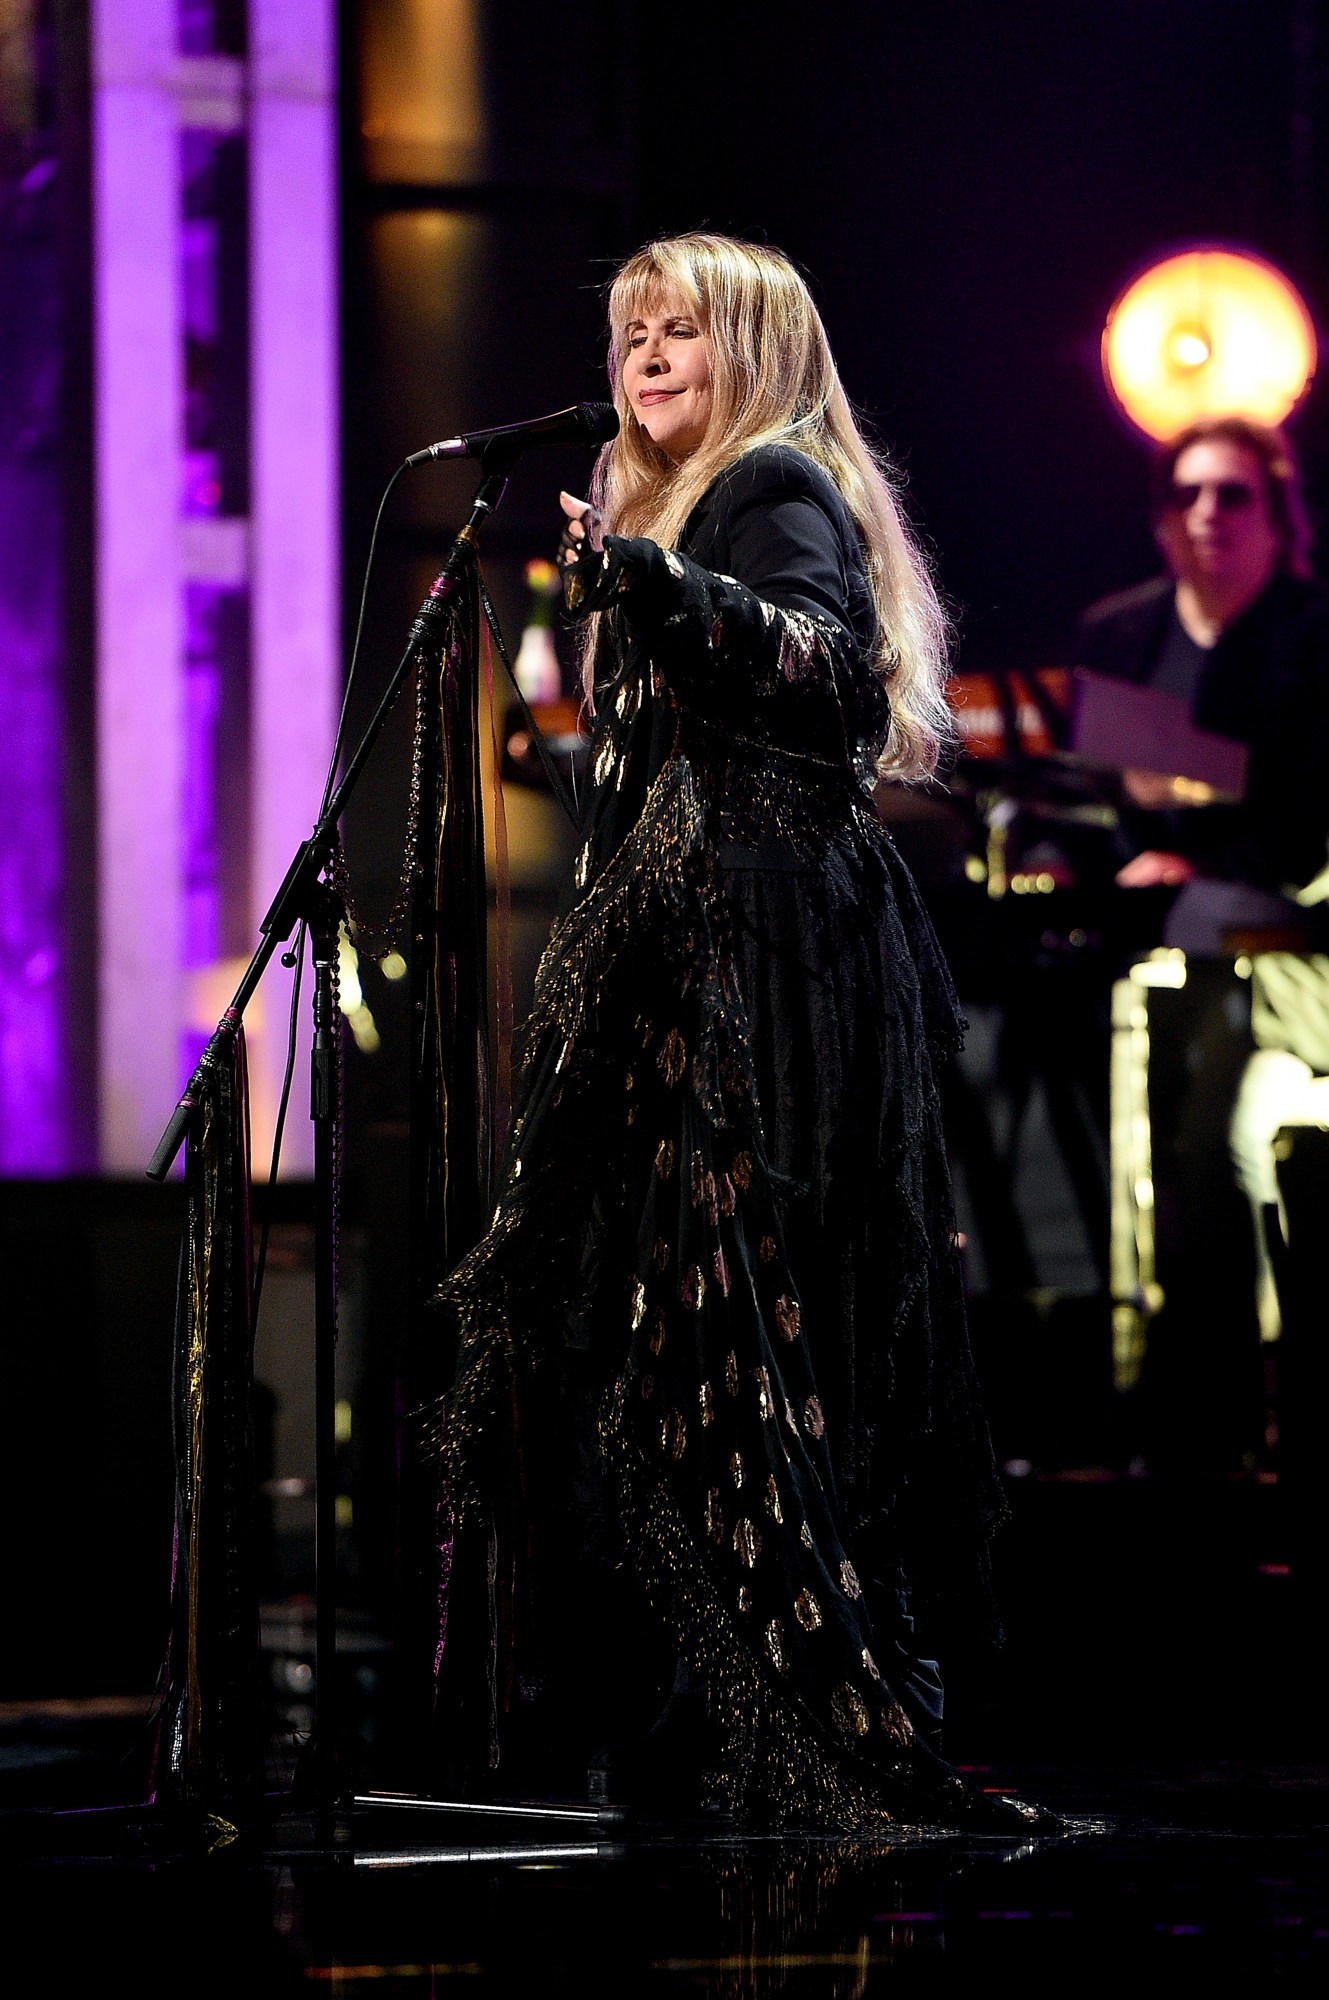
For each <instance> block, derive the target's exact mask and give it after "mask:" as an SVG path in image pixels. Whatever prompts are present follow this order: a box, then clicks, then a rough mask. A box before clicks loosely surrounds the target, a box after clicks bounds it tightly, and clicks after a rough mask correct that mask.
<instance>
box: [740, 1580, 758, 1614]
mask: <svg viewBox="0 0 1329 2000" xmlns="http://www.w3.org/2000/svg"><path fill="white" fill-rule="evenodd" d="M753 1601H754V1600H753V1596H752V1592H751V1591H750V1590H749V1589H748V1587H747V1585H746V1584H745V1583H740V1584H739V1586H738V1608H739V1610H740V1611H751V1609H752V1606H753Z"/></svg>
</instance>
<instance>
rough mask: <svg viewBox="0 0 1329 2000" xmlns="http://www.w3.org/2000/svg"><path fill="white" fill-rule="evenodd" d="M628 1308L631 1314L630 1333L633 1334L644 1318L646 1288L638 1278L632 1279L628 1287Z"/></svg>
mask: <svg viewBox="0 0 1329 2000" xmlns="http://www.w3.org/2000/svg"><path fill="white" fill-rule="evenodd" d="M628 1306H629V1308H630V1311H631V1314H632V1331H633V1332H634V1333H635V1332H636V1331H637V1328H638V1327H639V1326H640V1325H641V1323H642V1321H643V1320H644V1319H645V1317H646V1287H645V1285H643V1283H642V1281H641V1279H640V1278H633V1279H632V1280H631V1281H630V1283H629V1285H628Z"/></svg>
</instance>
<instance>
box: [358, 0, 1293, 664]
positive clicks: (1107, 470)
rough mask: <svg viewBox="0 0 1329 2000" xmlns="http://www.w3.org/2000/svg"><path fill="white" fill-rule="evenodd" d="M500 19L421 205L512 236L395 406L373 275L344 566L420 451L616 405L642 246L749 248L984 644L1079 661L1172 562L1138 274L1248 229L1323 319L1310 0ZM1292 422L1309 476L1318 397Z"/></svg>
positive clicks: (370, 21)
mask: <svg viewBox="0 0 1329 2000" xmlns="http://www.w3.org/2000/svg"><path fill="white" fill-rule="evenodd" d="M377 11H378V10H376V9H375V7H374V6H373V5H362V6H361V7H360V8H359V10H358V11H357V13H356V17H355V19H354V20H353V21H352V22H351V23H350V24H349V25H348V29H347V47H346V75H347V147H346V161H347V207H346V229H347V247H348V269H349V271H350V272H352V273H354V270H355V267H356V261H357V259H359V258H365V259H366V260H367V263H368V265H369V267H370V268H369V270H368V272H367V276H368V283H369V288H370V289H372V288H373V284H374V271H373V269H372V262H373V249H372V245H371V246H369V248H368V249H367V248H366V237H367V234H368V231H367V227H366V219H367V215H369V214H371V213H373V212H377V213H378V214H380V215H381V214H382V213H383V211H384V210H385V209H386V208H388V207H390V206H391V203H392V201H393V191H392V190H390V189H385V188H383V187H381V186H379V187H375V188H368V187H367V186H366V184H365V182H364V180H363V178H362V175H361V171H360V167H359V163H358V160H357V148H356V143H355V140H356V132H357V126H356V119H355V108H354V78H355V61H356V53H355V52H356V48H357V46H358V38H359V36H360V35H361V34H365V33H372V32H373V31H374V22H375V16H376V12H377ZM480 13H481V17H482V31H483V36H484V42H485V65H486V72H487V81H488V95H489V101H490V107H491V111H490V118H491V130H492V132H493V135H494V143H493V153H492V160H491V167H490V171H489V174H488V176H487V177H486V180H485V181H484V182H483V183H481V184H473V185H471V186H470V187H468V188H466V189H465V190H461V189H452V190H449V189H447V188H439V189H436V190H435V191H434V193H433V196H432V197H431V196H430V194H429V193H428V192H427V191H426V190H424V189H419V188H417V189H415V190H413V191H412V195H411V199H412V200H414V201H415V202H417V203H423V202H426V201H428V200H430V199H431V198H432V199H436V200H437V201H438V204H439V206H440V207H441V208H444V209H447V208H449V207H462V206H464V207H465V209H466V210H467V211H468V212H469V213H470V214H471V215H472V216H475V217H477V218H479V219H480V221H481V222H482V225H483V227H484V229H485V231H486V232H487V234H488V236H489V239H490V242H491V245H492V246H493V247H492V250H491V260H490V264H489V267H488V269H487V271H486V272H485V273H484V275H483V276H481V277H480V279H479V282H477V283H474V284H473V285H472V286H471V288H470V289H469V290H468V292H467V295H466V297H465V298H464V299H454V300H453V301H452V302H451V309H452V310H453V311H454V312H455V313H457V314H459V315H460V316H461V324H462V326H463V327H464V329H465V335H464V338H463V339H462V340H461V341H460V342H459V343H458V347H459V349H460V352H454V353H453V354H451V355H446V354H443V353H440V352H439V351H438V350H437V348H436V349H435V351H434V352H433V353H432V354H426V355H422V356H418V357H416V359H417V361H418V363H419V366H418V368H417V370H416V372H415V377H414V381H413V383H412V384H411V385H410V387H409V389H408V391H407V394H406V395H405V396H398V397H395V398H393V399H391V400H390V401H388V402H387V403H386V404H385V402H384V401H383V399H382V398H381V397H380V396H379V395H378V394H377V393H376V389H377V384H378V381H379V379H380V377H381V375H382V374H383V372H384V371H385V370H390V369H391V367H392V365H393V355H392V352H390V351H389V347H388V344H387V340H386V336H387V333H388V329H387V328H386V326H385V325H384V323H383V321H382V320H380V322H379V325H378V328H377V339H376V338H375V332H374V330H373V329H371V328H370V327H369V326H368V325H367V324H366V318H365V315H364V314H363V313H362V312H361V311H359V310H358V309H357V296H358V287H357V286H356V284H355V283H352V284H351V286H350V287H349V290H348V324H347V331H348V340H347V351H346V396H347V407H348V420H349V421H348V460H347V490H348V515H347V527H348V537H347V570H348V581H350V582H355V581H357V580H358V574H359V567H360V559H361V556H362V552H363V549H364V545H365V539H366V537H365V534H364V532H363V525H364V520H365V516H366V512H367V510H368V508H369V506H370V505H371V504H372V498H374V497H376V495H377V492H378V489H379V486H380V485H381V483H382V480H383V478H385V477H386V475H387V472H388V471H389V470H390V469H391V467H392V465H393V463H394V462H395V455H396V450H397V445H398V443H399V442H400V443H402V444H403V445H404V446H405V448H406V449H410V448H413V447H414V446H415V445H417V444H421V443H424V442H427V441H428V439H429V438H430V437H432V436H433V435H438V434H443V435H446V434H447V433H448V432H449V431H450V430H452V429H460V428H463V427H469V426H471V425H480V424H484V423H489V422H504V421H511V420H514V419H517V418H520V417H522V416H524V415H526V414H534V413H536V412H537V411H538V410H540V409H541V408H543V407H545V406H546V405H552V406H557V405H558V404H560V403H563V402H569V401H572V400H575V399H578V398H581V397H583V396H594V395H596V394H597V393H601V394H602V393H603V381H604V377H603V366H602V342H601V313H600V288H601V286H602V285H603V282H604V281H605V279H606V278H607V277H608V276H609V274H610V272H611V271H612V269H613V267H614V265H615V264H616V262H617V261H618V260H619V259H620V258H621V257H622V256H624V255H625V254H627V253H628V252H629V251H631V250H632V249H634V248H635V247H636V246H637V245H638V244H639V243H640V242H642V241H644V240H645V239H646V238H648V237H649V236H651V235H653V234H657V233H664V232H668V231H670V230H676V229H685V228H694V227H710V228H715V229H719V230H724V231H729V232H733V233H736V234H741V235H746V236H749V237H753V238H756V239H758V240H761V241H766V242H770V243H772V244H775V245H778V246H779V247H781V248H783V249H784V250H786V251H787V252H788V253H789V254H790V255H791V256H792V257H793V258H794V259H795V260H796V261H797V262H798V263H799V265H800V266H801V267H802V269H803V270H804V271H805V273H806V274H807V275H808V277H809V279H810V281H811V283H812V287H813V290H814V293H815V295H816V297H817V299H818V302H819V304H820V306H821V308H822V311H823V314H824V317H825V320H826V324H827V327H828V330H829V333H830V337H831V342H832V346H833V348H834V350H835V352H836V355H837V357H838V359H839V363H840V367H841V372H842V375H843V378H844V381H845V384H846V387H847V389H848V391H849V394H850V396H851V398H852V399H853V400H854V402H855V404H856V405H857V407H858V408H859V409H860V411H861V412H862V413H863V415H864V416H865V417H866V419H867V420H868V422H869V424H870V425H871V427H872V429H873V430H874V432H875V433H876V435H877V437H878V438H879V440H880V441H881V442H882V443H883V444H884V445H885V446H886V447H887V449H888V450H889V451H890V452H891V453H892V454H893V455H894V456H895V458H896V460H897V463H898V464H899V465H900V467H901V468H902V470H903V471H904V473H905V475H906V477H907V480H908V484H909V492H910V499H911V506H912V512H913V515H914V519H915V521H916V524H917V525H918V526H919V527H920V529H921V530H922V532H923V534H924V536H925V537H926V539H927V541H928V543H929V544H930V546H931V547H932V549H933V551H934V554H935V558H936V563H937V568H938V572H939V575H940V579H941V582H942V585H943V588H944V589H945V591H946V593H947V596H948V597H949V599H950V601H951V603H952V605H953V607H954V609H955V610H956V613H957V615H958V619H959V625H960V646H959V653H958V663H959V664H960V665H961V666H964V667H975V668H976V667H979V666H982V665H985V664H987V663H989V662H991V661H993V660H997V661H1001V662H1004V663H1009V664H1015V665H1029V664H1039V663H1043V662H1046V661H1051V660H1056V659H1059V658H1061V657H1062V656H1063V653H1064V647H1065V645H1066V642H1067V638H1068V634H1069V629H1070V625H1071V623H1072V621H1073V619H1074V616H1075V614H1076V612H1077V611H1078V610H1079V609H1080V608H1081V606H1082V605H1083V604H1084V603H1086V602H1087V601H1089V600H1090V599H1092V598H1093V597H1095V596H1097V595H1099V594H1101V593H1102V592H1104V591H1106V590H1109V589H1113V588H1116V587H1119V586H1121V585H1124V584H1127V583H1129V582H1132V581H1134V580H1136V579H1137V578H1138V577H1139V576H1141V575H1142V574H1146V573H1148V572H1149V570H1150V569H1151V567H1152V564H1153V551H1152V546H1151V543H1150V540H1149V537H1148V534H1147V530H1146V526H1145V520H1144V506H1143V494H1144V469H1145V449H1144V446H1143V444H1142V442H1141V441H1140V440H1139V439H1138V437H1137V435H1136V434H1135V433H1134V432H1133V431H1132V430H1131V428H1130V427H1129V426H1128V425H1127V424H1126V423H1125V422H1124V421H1123V420H1122V419H1121V418H1120V417H1119V415H1118V414H1117V412H1116V411H1115V409H1114V408H1113V407H1112V405H1111V403H1110V399H1109V397H1108V394H1107V392H1106V389H1105V387H1104V385H1103V381H1102V375H1101V369H1100V363H1099V341H1100V336H1101V333H1102V328H1103V323H1104V320H1105V318H1106V315H1107V312H1108V310H1109V308H1110V307H1111V305H1112V303H1113V300H1114V298H1115V297H1116V295H1117V294H1118V293H1119V292H1120V291H1121V290H1122V289H1123V287H1124V286H1125V285H1126V284H1127V283H1128V282H1129V281H1130V279H1131V278H1132V277H1133V276H1134V275H1136V273H1137V272H1138V271H1139V270H1140V269H1141V268H1142V267H1143V266H1145V265H1147V264H1149V263H1152V262H1154V261H1155V260H1157V259H1158V258H1159V257H1161V256H1163V255H1165V254H1168V253H1170V252H1171V251H1173V250H1175V249H1178V248H1181V247H1185V246H1188V245H1190V244H1192V243H1195V242H1199V241H1203V242H1209V243H1221V244H1224V245H1228V246H1231V247H1236V248H1245V249H1249V250H1252V251H1254V252H1256V253H1258V254H1260V255H1262V256H1265V257H1267V258H1269V259H1271V260H1272V261H1273V262H1275V263H1276V264H1277V265H1279V266H1280V268H1281V269H1283V270H1284V272H1285V273H1286V274H1287V275H1288V276H1289V277H1290V278H1291V279H1292V280H1293V282H1294V283H1295V284H1297V286H1298V287H1299V288H1300V290H1301V291H1302V294H1303V296H1304V297H1305V298H1306V300H1307V303H1308V305H1309V307H1310V310H1311V313H1312V316H1313V318H1314V319H1315V320H1316V322H1317V324H1319V325H1323V323H1324V319H1325V313H1326V299H1325V248H1326V244H1325V222H1324V201H1323V195H1324V191H1325V188H1324V182H1325V148H1326V132H1325V122H1326V108H1327V104H1329V98H1327V95H1326V93H1327V85H1326V64H1327V62H1329V51H1327V50H1326V38H1327V36H1329V27H1327V25H1326V21H1325V10H1324V8H1323V7H1322V6H1319V5H1316V4H1313V0H1164V4H1159V0H1121V3H1120V4H1115V5H1101V4H1088V0H1071V4H1060V5H1056V4H1051V0H1023V3H1022V4H1017V5H1012V6H1002V7H991V6H984V5H972V4H971V5H965V4H957V3H956V0H936V4H931V5H929V6H927V7H926V8H917V7H906V6H902V5H895V4H882V5H876V6H870V7H859V6H855V5H834V4H832V5H828V6H823V7H820V8H812V9H810V8H808V7H806V6H803V5H794V4H790V0H768V4H763V5H748V4H742V0H740V4H732V5H726V6H720V7H715V8H711V9H709V10H702V11H688V12H685V13H683V14H680V15H675V16H674V17H673V18H665V17H664V16H663V15H662V14H661V13H660V12H659V11H658V10H656V9H653V8H648V7H645V6H642V5H632V4H629V5H617V4H615V5H601V4H588V5H584V6H579V7H578V9H577V11H576V14H575V17H573V18H570V19H567V20H563V19H561V18H560V17H558V16H557V15H556V14H554V13H552V12H550V11H549V10H548V9H546V8H543V7H540V8H536V7H533V6H530V5H528V4H525V0H489V4H487V5H485V6H484V7H483V8H482V9H481V10H480ZM398 192H400V191H398ZM361 303H363V301H362V300H361ZM379 304H380V308H381V307H382V304H383V294H382V292H381V291H380V293H379ZM408 404H409V405H410V407H407V405H408ZM412 420H414V422H415V423H416V424H421V423H422V424H423V426H424V428H423V430H422V431H415V432H413V431H411V430H410V429H409V428H408V426H409V423H410V422H411V421H412ZM1292 428H1293V431H1294V434H1295V436H1296V439H1297V442H1298V444H1299V446H1300V448H1301V451H1302V454H1303V457H1304V459H1305V463H1306V471H1307V475H1308V480H1309V484H1310V486H1311V488H1312V493H1313V497H1315V498H1318V496H1319V488H1320V484H1321V480H1322V460H1323V453H1324V445H1325V421H1324V418H1323V415H1322V414H1321V411H1320V408H1319V402H1318V399H1317V396H1316V393H1315V391H1314V390H1312V392H1311V395H1310V397H1309V399H1308V400H1307V402H1306V404H1305V405H1304V406H1303V409H1302V411H1301V412H1300V413H1299V414H1298V415H1297V416H1296V417H1295V418H1294V420H1293V426H1292ZM583 462H584V461H583ZM573 463H574V465H575V463H576V461H575V460H574V461H573ZM555 471H557V473H558V476H559V477H560V478H561V476H562V466H561V464H560V465H559V466H558V467H557V468H555V467H552V466H550V467H549V469H548V475H547V472H546V463H545V462H544V461H534V460H531V461H528V462H527V464H526V465H525V466H524V467H523V468H522V470H521V471H520V473H519V475H518V479H517V481H515V482H514V489H516V490H514V492H513V493H512V495H511V496H510V500H509V502H508V503H505V504H506V505H507V506H508V507H509V508H510V510H511V511H510V512H509V514H508V520H507V523H506V524H505V525H506V526H507V527H508V532H509V534H510V535H511V536H512V537H513V538H514V540H516V539H527V540H530V541H531V542H532V543H533V544H535V545H538V546H539V547H542V548H547V547H548V546H549V544H550V542H551V541H552V539H553V536H552V532H551V529H550V527H549V526H545V527H544V529H543V535H541V529H540V526H539V524H540V522H541V520H542V519H543V520H544V521H545V522H546V523H548V522H551V521H552V518H553V517H552V515H551V513H550V507H551V504H552V502H553V494H554V486H555V483H556V481H555V479H554V477H553V476H552V474H553V473H554V472H555ZM429 477H430V475H426V479H428V478H429ZM433 478H434V480H435V487H436V490H435V492H434V493H433V494H432V495H430V494H427V493H424V492H420V493H418V494H417V495H416V496H414V497H413V500H412V503H411V511H412V514H413V517H414V518H415V519H416V521H417V522H428V523H430V524H431V525H434V526H437V527H440V528H441V527H443V526H444V525H446V524H447V523H448V522H449V521H450V520H453V519H455V516H456V510H457V508H458V506H459V505H460V504H461V501H462V499H463V497H464V481H465V475H464V474H462V475H460V478H458V476H457V475H456V473H455V471H450V472H448V473H446V474H435V475H433ZM454 480H456V481H457V483H455V484H453V483H451V482H452V481H454ZM541 507H543V508H544V510H545V511H544V514H543V516H542V515H541V512H540V508H541Z"/></svg>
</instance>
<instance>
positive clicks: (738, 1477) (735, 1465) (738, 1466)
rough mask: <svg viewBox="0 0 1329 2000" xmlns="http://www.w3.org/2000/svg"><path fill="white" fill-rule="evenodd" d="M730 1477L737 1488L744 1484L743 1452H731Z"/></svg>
mask: <svg viewBox="0 0 1329 2000" xmlns="http://www.w3.org/2000/svg"><path fill="white" fill-rule="evenodd" d="M729 1477H730V1478H731V1479H732V1480H733V1482H734V1484H735V1486H741V1485H742V1484H743V1454H742V1452H741V1451H731V1452H730V1454H729Z"/></svg>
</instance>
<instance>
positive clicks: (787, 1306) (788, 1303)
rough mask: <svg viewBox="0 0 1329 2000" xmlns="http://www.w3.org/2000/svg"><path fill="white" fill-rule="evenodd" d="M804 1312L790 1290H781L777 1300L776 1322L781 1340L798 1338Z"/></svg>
mask: <svg viewBox="0 0 1329 2000" xmlns="http://www.w3.org/2000/svg"><path fill="white" fill-rule="evenodd" d="M802 1318H803V1315H802V1312H801V1311H800V1310H799V1304H798V1300H797V1299H791V1298H790V1296H789V1294H788V1292H781V1294H780V1296H779V1298H778V1299H777V1300H776V1301H775V1324H776V1325H777V1326H778V1327H779V1329H780V1338H781V1340H797V1339H798V1330H799V1326H800V1324H801V1323H802Z"/></svg>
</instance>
